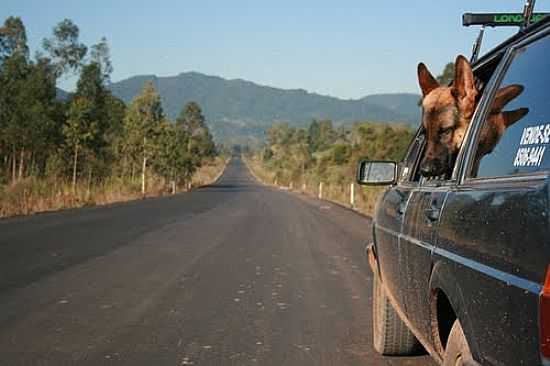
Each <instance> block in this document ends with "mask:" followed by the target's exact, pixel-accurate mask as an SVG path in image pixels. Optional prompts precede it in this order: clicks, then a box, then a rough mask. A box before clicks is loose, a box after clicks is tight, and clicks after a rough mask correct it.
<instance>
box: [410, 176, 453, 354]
mask: <svg viewBox="0 0 550 366" xmlns="http://www.w3.org/2000/svg"><path fill="white" fill-rule="evenodd" d="M452 184H453V182H452V181H444V182H441V181H427V180H424V179H423V180H422V184H421V186H420V187H418V188H417V189H415V190H413V191H412V192H411V193H410V197H409V202H408V204H407V208H406V213H405V217H404V220H403V228H402V235H401V237H400V243H399V245H400V251H401V257H400V267H401V273H402V282H401V288H402V296H403V301H404V304H405V313H406V315H407V318H408V319H409V322H410V325H411V326H412V327H413V328H415V330H416V333H417V334H422V335H424V336H425V337H427V340H428V342H430V343H431V324H430V321H431V320H430V313H429V309H430V293H429V281H430V273H431V268H432V253H433V250H434V248H435V243H436V239H437V229H438V225H439V219H440V216H441V210H442V208H443V204H444V202H445V198H446V195H447V192H448V190H449V187H451V186H452Z"/></svg>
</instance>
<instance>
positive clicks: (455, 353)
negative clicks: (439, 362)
mask: <svg viewBox="0 0 550 366" xmlns="http://www.w3.org/2000/svg"><path fill="white" fill-rule="evenodd" d="M473 365H477V364H476V363H475V362H474V359H473V357H472V353H471V352H470V347H469V346H468V342H467V341H466V337H465V336H464V331H463V330H462V326H461V325H460V322H459V321H458V320H455V322H454V324H453V327H452V328H451V333H450V334H449V340H448V341H447V347H446V348H445V358H444V360H443V366H473Z"/></svg>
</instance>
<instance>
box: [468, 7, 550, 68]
mask: <svg viewBox="0 0 550 366" xmlns="http://www.w3.org/2000/svg"><path fill="white" fill-rule="evenodd" d="M535 1H536V0H526V1H525V5H524V6H523V13H465V14H463V15H462V25H463V26H465V27H469V26H471V25H481V29H480V30H479V35H478V36H477V38H476V40H475V42H474V45H473V47H472V57H471V58H470V62H472V63H473V62H475V61H476V60H477V59H478V56H479V51H480V50H481V44H482V42H483V34H484V32H485V27H510V26H514V27H519V28H520V31H521V30H523V29H524V28H525V27H527V26H528V25H529V24H531V23H536V22H538V21H539V20H541V19H542V18H544V17H545V16H547V15H549V14H550V13H534V12H533V10H534V8H535Z"/></svg>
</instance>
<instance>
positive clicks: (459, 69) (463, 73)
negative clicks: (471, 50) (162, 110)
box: [452, 55, 476, 99]
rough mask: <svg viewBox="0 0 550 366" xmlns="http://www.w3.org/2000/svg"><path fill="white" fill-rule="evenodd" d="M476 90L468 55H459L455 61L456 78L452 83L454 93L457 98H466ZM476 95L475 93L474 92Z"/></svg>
mask: <svg viewBox="0 0 550 366" xmlns="http://www.w3.org/2000/svg"><path fill="white" fill-rule="evenodd" d="M475 92H476V86H475V82H474V73H473V72H472V66H470V62H468V60H467V59H466V57H464V56H462V55H458V56H457V57H456V61H455V79H454V81H453V84H452V93H453V95H454V96H455V97H457V98H460V99H462V98H465V97H467V96H469V95H472V94H473V93H475ZM474 97H475V94H474Z"/></svg>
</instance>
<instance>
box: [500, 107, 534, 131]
mask: <svg viewBox="0 0 550 366" xmlns="http://www.w3.org/2000/svg"><path fill="white" fill-rule="evenodd" d="M527 113H529V108H518V109H515V110H513V111H509V112H502V120H503V122H504V126H505V127H506V128H508V127H510V126H511V125H513V124H514V123H516V122H517V121H519V120H520V119H522V118H523V117H525V115H526V114H527Z"/></svg>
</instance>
